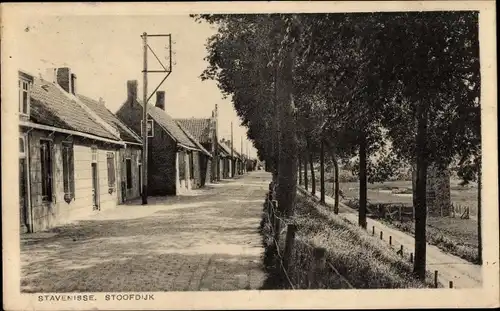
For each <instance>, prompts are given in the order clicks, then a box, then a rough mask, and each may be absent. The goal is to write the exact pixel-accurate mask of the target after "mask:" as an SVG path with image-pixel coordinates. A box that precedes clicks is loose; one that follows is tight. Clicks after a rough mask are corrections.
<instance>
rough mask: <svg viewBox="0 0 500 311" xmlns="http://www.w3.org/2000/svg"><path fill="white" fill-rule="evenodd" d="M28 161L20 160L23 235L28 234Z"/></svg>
mask: <svg viewBox="0 0 500 311" xmlns="http://www.w3.org/2000/svg"><path fill="white" fill-rule="evenodd" d="M27 180H28V175H27V169H26V159H25V158H21V159H19V215H20V220H21V233H26V232H28V225H27V221H26V220H27V218H26V216H27V209H28V191H27V190H28V187H27Z"/></svg>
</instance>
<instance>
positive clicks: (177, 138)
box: [116, 80, 211, 195]
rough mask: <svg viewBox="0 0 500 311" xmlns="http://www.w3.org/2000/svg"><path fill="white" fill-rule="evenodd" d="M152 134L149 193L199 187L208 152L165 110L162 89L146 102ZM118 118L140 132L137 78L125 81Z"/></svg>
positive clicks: (154, 193)
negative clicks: (154, 102)
mask: <svg viewBox="0 0 500 311" xmlns="http://www.w3.org/2000/svg"><path fill="white" fill-rule="evenodd" d="M147 111H148V116H147V118H148V122H151V124H152V134H153V137H150V138H149V141H148V195H177V194H182V193H184V192H186V191H188V190H190V189H194V188H197V187H201V186H203V185H204V184H205V182H206V169H207V166H208V165H209V163H210V162H209V159H210V158H211V154H210V153H209V152H208V151H207V150H206V149H205V148H204V147H203V146H201V144H200V143H199V142H197V141H196V139H195V138H194V137H192V136H191V137H190V135H189V133H186V130H185V129H183V128H182V127H181V126H180V125H179V124H178V123H177V122H176V121H175V120H174V119H172V117H170V116H169V115H168V114H167V113H166V111H165V93H164V92H161V91H159V92H157V93H156V105H155V106H153V105H148V106H147ZM116 115H117V116H118V118H119V119H120V120H121V121H122V122H123V123H125V124H126V125H127V126H129V127H130V128H131V129H132V130H134V131H135V132H136V133H137V134H139V135H140V133H141V132H142V130H141V129H142V128H141V124H142V118H143V104H142V102H140V101H139V100H138V99H137V81H135V80H133V81H128V82H127V100H126V101H125V103H124V104H122V106H121V107H120V109H119V110H118V111H117V113H116Z"/></svg>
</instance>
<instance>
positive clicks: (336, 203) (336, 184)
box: [324, 141, 340, 214]
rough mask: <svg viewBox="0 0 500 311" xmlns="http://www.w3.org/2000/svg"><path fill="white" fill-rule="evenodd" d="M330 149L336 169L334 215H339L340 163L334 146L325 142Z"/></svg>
mask: <svg viewBox="0 0 500 311" xmlns="http://www.w3.org/2000/svg"><path fill="white" fill-rule="evenodd" d="M324 143H325V144H326V146H327V147H328V149H329V150H330V156H331V157H332V162H333V169H334V179H335V180H334V182H333V195H334V199H335V203H334V206H333V213H334V214H338V213H339V194H340V185H339V162H338V161H337V157H336V156H335V152H334V151H333V150H334V149H333V148H332V146H331V145H330V144H329V143H328V141H324Z"/></svg>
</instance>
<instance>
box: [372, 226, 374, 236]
mask: <svg viewBox="0 0 500 311" xmlns="http://www.w3.org/2000/svg"><path fill="white" fill-rule="evenodd" d="M372 235H375V226H373V227H372Z"/></svg>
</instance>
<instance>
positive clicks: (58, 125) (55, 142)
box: [18, 67, 126, 232]
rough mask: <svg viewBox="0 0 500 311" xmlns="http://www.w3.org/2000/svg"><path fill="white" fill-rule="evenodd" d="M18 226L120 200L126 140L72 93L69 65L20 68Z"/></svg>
mask: <svg viewBox="0 0 500 311" xmlns="http://www.w3.org/2000/svg"><path fill="white" fill-rule="evenodd" d="M18 79H19V148H20V150H19V191H20V192H19V197H20V227H21V232H36V231H42V230H45V229H48V228H51V227H54V226H57V225H60V224H64V223H67V222H70V221H72V220H75V219H78V218H80V217H82V216H86V215H89V214H92V213H95V212H96V211H100V210H105V209H109V208H113V207H115V206H116V205H117V204H119V203H120V197H119V193H120V186H119V183H118V180H119V178H120V175H119V167H120V163H119V157H120V151H121V150H123V149H124V148H125V146H126V143H125V142H124V141H122V139H121V138H120V133H119V132H118V131H116V129H114V128H113V127H112V126H109V124H108V123H106V122H104V121H103V120H102V119H101V118H100V117H99V116H98V115H97V114H96V113H94V112H93V110H92V109H91V108H89V107H87V106H86V105H85V104H83V103H82V102H81V101H80V99H79V98H78V96H76V92H75V90H76V75H74V74H73V73H71V70H70V69H69V68H67V67H65V68H57V69H50V70H48V71H47V74H46V77H45V78H39V77H35V76H33V75H30V74H28V73H25V72H22V71H19V75H18Z"/></svg>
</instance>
